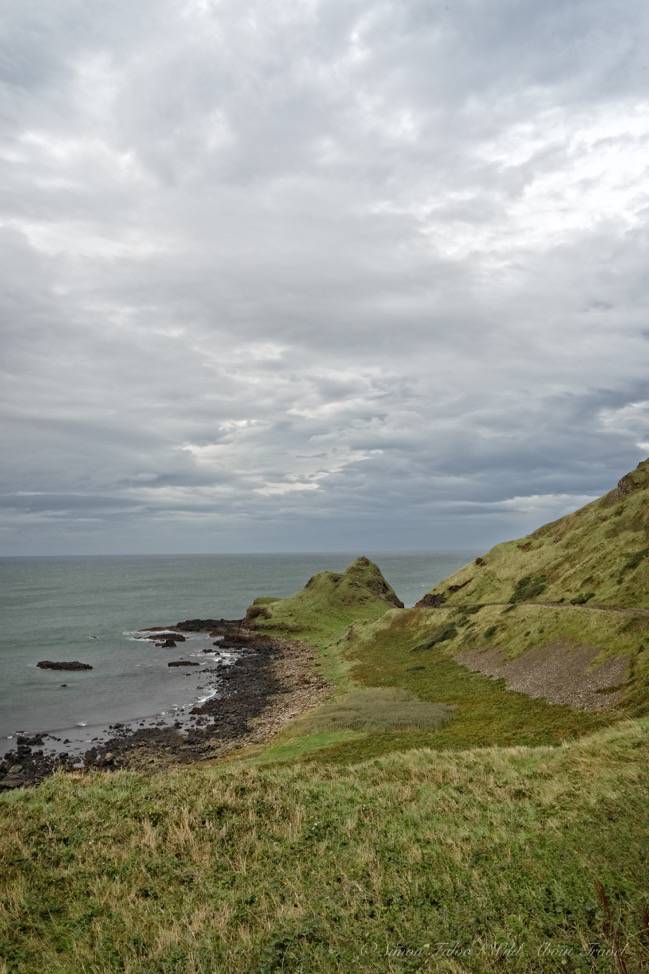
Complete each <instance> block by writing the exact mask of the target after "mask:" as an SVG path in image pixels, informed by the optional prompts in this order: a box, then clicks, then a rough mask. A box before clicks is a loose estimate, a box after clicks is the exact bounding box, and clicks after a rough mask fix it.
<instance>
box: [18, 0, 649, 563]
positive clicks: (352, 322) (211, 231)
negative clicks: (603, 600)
mask: <svg viewBox="0 0 649 974" xmlns="http://www.w3.org/2000/svg"><path fill="white" fill-rule="evenodd" d="M648 43H649V8H648V7H647V5H646V4H645V3H643V2H640V0H631V2H629V3H627V4H625V5H624V6H623V7H620V5H619V4H616V3H613V2H612V0H583V2H581V0H571V2H563V0H562V2H559V0H546V2H542V3H541V2H538V0H494V2H493V3H488V4H487V3H482V2H478V0H455V2H453V3H448V2H431V0H426V2H424V0H398V2H397V0H393V2H389V0H375V2H370V0H291V2H289V0H264V2H261V0H258V2H257V0H236V2H235V0H155V2H153V0H141V2H138V3H137V4H133V3H132V2H129V3H126V2H124V0H115V2H113V3H110V4H106V3H104V2H99V0H56V2H55V0H40V2H38V3H33V2H25V0H5V3H4V4H3V5H2V9H1V10H0V171H1V174H2V178H1V179H0V279H1V282H2V287H1V288H0V327H1V328H2V353H3V354H2V364H1V369H2V414H3V422H2V431H3V433H2V435H3V442H2V451H3V452H2V456H3V460H4V462H3V464H2V475H1V478H2V479H1V481H0V553H6V554H21V553H59V552H60V553H66V552H102V551H107V552H110V551H116V552H119V551H203V550H205V551H220V550H230V551H232V550H248V551H250V550H253V551H254V550H300V549H302V550H304V549H311V550H314V549H320V550H323V549H329V548H338V549H345V550H350V549H370V550H377V549H382V548H384V549H409V548H429V549H430V548H433V549H435V548H436V549H440V548H445V549H450V548H458V549H471V550H476V551H477V550H480V549H482V548H483V547H485V546H486V545H487V544H490V543H493V542H495V541H496V540H499V539H501V538H504V537H508V536H512V535H515V534H518V533H520V532H523V531H526V530H529V529H530V528H532V527H533V526H535V525H537V524H539V523H541V522H542V521H544V520H548V519H549V518H553V517H556V516H559V515H560V514H562V513H564V512H566V511H568V510H570V509H572V508H575V507H577V506H579V505H580V504H582V503H584V502H586V501H587V500H588V499H589V498H591V497H593V496H596V495H597V494H599V493H601V492H602V491H603V490H605V489H607V488H608V487H610V486H611V484H612V483H613V482H614V480H615V478H616V475H621V474H622V473H623V472H625V471H626V470H627V469H628V468H630V467H631V466H633V465H634V464H635V463H637V462H638V460H640V459H641V458H642V457H644V456H646V455H647V454H649V382H648V377H649V369H648V367H649V337H648V336H649V285H648V283H647V280H648V279H647V266H648V264H649V170H648V169H647V158H649V72H648V69H647V59H646V51H647V46H648Z"/></svg>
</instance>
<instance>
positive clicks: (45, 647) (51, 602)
mask: <svg viewBox="0 0 649 974" xmlns="http://www.w3.org/2000/svg"><path fill="white" fill-rule="evenodd" d="M354 557H355V555H354V554H335V555H332V554H299V555H285V554H282V555H204V556H195V555H182V556H151V557H140V556H130V557H88V558H83V557H79V558H76V557H70V558H4V559H0V677H1V678H0V753H2V750H3V745H4V749H7V748H8V747H10V746H11V740H10V739H9V740H8V738H9V736H10V735H14V734H15V733H16V732H17V731H29V732H34V731H56V732H59V733H61V734H62V735H65V733H66V731H67V732H68V733H70V731H71V730H72V729H74V728H75V727H76V726H77V725H87V727H88V729H90V728H92V727H94V726H103V725H105V724H107V723H110V722H114V721H131V720H136V719H138V718H144V717H150V716H151V715H156V714H160V713H163V712H164V713H166V714H168V713H170V712H171V711H172V710H173V708H174V707H180V706H185V705H188V704H189V703H190V702H191V701H193V700H194V699H196V698H197V697H199V696H200V694H201V679H202V678H201V673H200V672H194V671H192V672H191V673H188V671H179V670H177V669H171V670H170V669H169V667H168V666H167V660H168V655H167V654H163V653H161V651H160V650H156V649H155V647H153V646H152V644H150V643H145V642H142V641H134V640H133V639H132V638H129V636H128V635H127V634H128V633H129V632H132V631H134V630H137V629H140V628H142V627H146V626H155V625H167V624H171V623H174V622H177V621H179V620H180V619H186V618H191V617H216V618H219V617H225V618H238V617H240V616H241V615H243V613H244V612H245V609H246V607H247V606H248V605H249V604H250V602H251V601H252V599H253V598H255V597H256V596H258V595H264V594H269V595H270V594H272V595H280V596H281V595H289V594H291V593H292V592H294V591H296V590H297V589H299V588H301V587H302V586H303V585H304V583H305V582H306V580H307V579H308V578H309V577H310V576H311V575H312V574H313V573H314V572H317V571H321V570H322V569H325V568H331V569H333V570H336V571H339V570H341V569H343V568H344V567H345V566H346V565H347V564H348V563H349V562H350V561H351V560H352V559H353V558H354ZM372 557H374V558H375V560H376V561H377V562H378V563H379V565H380V566H381V568H382V570H383V573H384V574H385V576H386V578H387V579H388V581H389V582H390V583H391V584H392V585H393V587H394V588H395V589H396V591H397V593H398V594H399V596H400V598H401V599H403V601H404V602H405V603H406V605H409V604H412V603H413V602H415V601H416V600H417V599H418V598H420V597H421V595H423V593H424V592H425V591H426V590H427V589H429V588H430V587H431V586H432V585H433V584H434V583H435V582H436V581H439V580H441V579H442V578H444V577H445V576H447V575H449V574H450V573H451V572H453V571H455V569H456V568H458V567H459V566H460V565H461V564H462V563H464V562H465V561H466V560H467V558H468V557H469V556H468V555H466V554H406V555H396V554H385V555H380V554H378V555H374V556H372ZM42 659H53V660H81V661H82V662H87V663H90V664H91V665H92V666H93V669H92V670H91V671H87V672H79V673H74V672H55V671H45V670H39V669H37V668H36V665H35V664H36V663H37V662H38V661H39V660H42ZM196 669H198V668H196ZM61 684H66V686H65V687H63V686H62V685H61ZM70 736H72V734H71V735H70Z"/></svg>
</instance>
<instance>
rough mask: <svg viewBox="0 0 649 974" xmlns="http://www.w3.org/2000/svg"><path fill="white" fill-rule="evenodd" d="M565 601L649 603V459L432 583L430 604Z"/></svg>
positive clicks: (423, 601) (646, 605) (426, 599)
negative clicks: (584, 501) (586, 499)
mask: <svg viewBox="0 0 649 974" xmlns="http://www.w3.org/2000/svg"><path fill="white" fill-rule="evenodd" d="M478 602H480V603H485V602H561V603H575V604H579V605H585V604H591V603H592V604H597V603H601V604H603V605H617V606H629V607H636V608H637V607H645V608H648V607H649V460H645V461H643V462H642V463H641V464H639V466H638V467H637V469H636V470H634V471H632V472H631V473H629V474H627V475H626V476H625V477H623V478H622V479H621V480H620V481H619V483H618V485H617V487H615V488H614V489H613V490H611V491H610V492H609V493H608V494H606V495H605V496H604V497H601V498H600V499H599V500H596V501H594V502H593V503H591V504H588V505H586V507H582V508H581V509H580V510H578V511H575V512H574V513H573V514H568V515H567V516H566V517H562V518H560V519H559V520H558V521H553V522H552V523H551V524H546V525H544V526H543V527H541V528H538V529H537V530H536V531H534V532H533V533H532V534H530V535H528V536H527V537H525V538H519V539H518V540H516V541H507V542H505V543H504V544H499V545H496V547H495V548H492V550H491V551H489V552H488V553H487V554H486V555H483V556H482V557H480V558H476V559H475V561H472V562H471V563H470V564H468V565H465V567H464V568H462V569H460V571H459V572H457V573H456V574H455V575H452V576H451V577H450V578H448V579H446V580H445V581H444V582H442V583H441V584H439V585H437V586H435V588H434V589H432V590H431V591H430V592H429V593H428V595H427V596H426V597H425V598H424V599H423V600H422V604H428V605H467V604H470V603H478Z"/></svg>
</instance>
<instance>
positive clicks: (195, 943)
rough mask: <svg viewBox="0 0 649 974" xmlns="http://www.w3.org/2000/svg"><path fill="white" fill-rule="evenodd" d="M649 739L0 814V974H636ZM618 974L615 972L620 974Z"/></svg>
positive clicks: (137, 786)
mask: <svg viewBox="0 0 649 974" xmlns="http://www.w3.org/2000/svg"><path fill="white" fill-rule="evenodd" d="M648 789H649V725H648V722H647V721H646V720H643V721H638V722H634V723H630V722H628V723H625V724H621V725H619V726H618V727H616V728H613V729H608V730H605V731H600V732H598V733H597V734H595V735H593V736H591V737H589V738H587V739H584V740H582V741H578V742H573V743H572V744H570V745H568V746H565V747H560V748H526V747H518V748H513V749H500V748H491V749H486V750H485V749H482V750H467V751H463V752H452V753H451V752H446V753H439V752H438V753H436V752H434V751H430V750H426V749H424V750H419V751H413V752H410V753H409V754H407V755H394V756H390V757H385V758H382V759H380V760H378V761H376V762H371V763H368V764H364V765H360V766H358V765H357V766H355V767H353V768H349V769H345V768H336V769H331V768H329V767H323V766H313V765H312V766H309V767H308V768H306V767H304V766H300V765H297V766H292V767H285V766H283V767H278V768H261V769H260V768H243V767H241V766H236V767H235V768H230V769H228V768H225V769H224V768H197V767H194V768H190V769H184V770H182V771H177V772H171V773H167V774H164V775H158V776H154V777H152V778H149V777H145V776H143V775H140V774H135V773H132V772H130V773H129V772H119V773H117V774H114V775H110V776H109V775H106V774H104V773H98V774H96V775H92V776H88V777H86V778H73V777H71V776H61V777H58V778H56V779H53V780H49V781H47V782H45V783H44V784H43V785H42V786H41V787H39V788H38V789H36V790H33V791H30V792H22V793H14V794H11V795H9V796H5V797H3V798H2V800H0V857H1V859H2V862H3V872H2V877H1V880H0V882H1V883H2V886H3V895H2V897H0V957H2V958H4V964H3V962H1V961H0V970H2V971H3V972H4V971H12V972H13V971H20V972H34V971H46V972H47V974H72V972H82V971H84V972H88V974H91V972H92V974H109V972H116V974H117V972H120V974H214V972H216V971H228V972H231V974H237V972H241V974H242V972H250V974H252V972H254V974H270V972H279V971H288V972H303V974H330V972H345V974H346V972H351V971H354V972H361V974H365V972H367V974H369V972H372V974H375V972H413V974H414V972H421V971H434V972H436V974H437V972H442V974H445V972H446V974H496V972H498V974H556V972H557V971H563V970H565V971H570V972H571V974H605V972H606V974H615V972H617V974H640V972H641V971H643V970H646V969H647V964H649V939H648V937H649V930H648V929H647V916H649V913H648V912H647V911H648V909H649V898H648V893H647V885H646V877H647V867H648V863H647V841H646V840H647V802H646V795H647V791H648ZM622 964H623V965H624V966H622Z"/></svg>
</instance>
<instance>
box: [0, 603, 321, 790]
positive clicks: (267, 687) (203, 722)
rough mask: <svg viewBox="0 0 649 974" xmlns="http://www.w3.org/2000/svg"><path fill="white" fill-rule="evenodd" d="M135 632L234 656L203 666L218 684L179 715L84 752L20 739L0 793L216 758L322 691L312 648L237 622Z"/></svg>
mask: <svg viewBox="0 0 649 974" xmlns="http://www.w3.org/2000/svg"><path fill="white" fill-rule="evenodd" d="M141 632H142V638H143V639H157V640H160V641H161V642H162V643H163V644H164V645H165V646H166V647H167V648H172V646H173V645H175V644H176V642H178V643H182V642H184V641H185V638H186V637H185V636H184V635H183V634H184V633H201V634H206V635H208V636H209V637H211V638H213V639H214V640H215V645H218V646H219V647H220V648H221V649H223V650H231V651H233V652H236V658H235V659H234V660H233V661H232V662H231V663H230V664H229V665H228V666H227V667H223V668H219V669H216V668H213V669H210V670H204V672H212V673H216V674H217V676H218V689H217V690H216V691H215V694H214V696H212V697H210V698H209V699H207V700H204V701H203V702H202V703H197V704H196V705H195V706H194V707H193V708H192V709H191V711H190V714H189V716H188V718H186V719H185V720H179V719H176V720H175V721H174V722H173V723H172V724H165V723H164V722H158V724H156V725H155V726H151V727H140V728H137V729H133V728H129V727H126V726H125V725H121V724H114V725H112V727H111V728H110V734H108V735H106V737H105V739H104V740H101V741H97V742H96V743H93V744H92V745H91V746H90V747H89V748H88V749H87V750H86V751H85V753H84V754H83V755H71V754H68V753H65V752H59V753H57V752H55V751H53V750H48V749H47V746H46V739H47V736H48V735H47V734H46V733H38V734H33V735H29V736H27V735H23V736H18V737H17V739H16V748H15V749H14V750H13V751H10V752H9V753H8V754H6V755H5V757H4V759H3V760H2V761H0V791H7V790H10V789H14V788H21V787H26V786H30V785H35V784H38V782H40V781H42V780H43V779H44V778H46V777H47V776H48V775H50V774H52V773H53V772H54V771H57V770H65V771H76V772H88V771H92V770H97V769H98V770H102V771H112V770H117V769H120V768H134V769H147V770H150V771H157V770H160V769H163V768H166V767H171V766H173V765H178V764H186V763H189V762H193V761H205V760H209V759H211V758H217V757H220V756H222V755H224V754H226V753H227V752H229V751H231V750H233V749H235V748H240V747H242V746H244V745H246V744H251V743H259V742H262V741H264V740H265V739H267V738H268V737H270V736H271V735H272V734H273V733H274V732H276V731H277V730H279V728H280V727H281V726H283V724H285V723H287V722H288V721H289V720H291V719H293V718H294V717H296V716H298V715H299V714H300V713H302V712H303V711H304V710H306V709H307V708H308V707H310V706H313V705H314V704H315V703H316V702H317V701H318V700H319V699H321V698H322V696H323V695H324V694H325V692H326V684H325V682H324V681H323V679H322V677H321V676H320V674H319V673H318V671H317V666H316V653H315V651H314V650H313V649H311V647H309V646H307V645H305V644H303V643H297V642H287V641H283V640H277V639H273V638H269V637H268V636H265V635H262V634H259V633H256V632H255V631H253V630H251V629H248V628H246V626H245V623H244V621H243V620H240V619H235V620H226V619H188V620H185V621H184V622H179V623H176V624H175V625H172V626H165V627H154V628H151V629H146V630H141ZM205 651H206V652H207V650H205ZM189 662H190V661H188V660H172V661H170V662H169V664H168V665H170V666H173V665H180V666H183V665H187V664H188V663H189Z"/></svg>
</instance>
